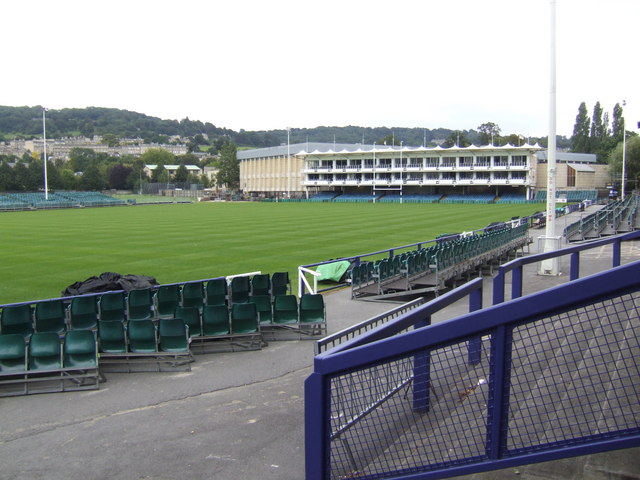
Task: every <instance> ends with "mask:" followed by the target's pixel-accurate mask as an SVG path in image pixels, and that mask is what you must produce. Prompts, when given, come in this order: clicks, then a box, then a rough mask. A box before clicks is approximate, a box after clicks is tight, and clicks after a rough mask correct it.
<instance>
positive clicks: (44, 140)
mask: <svg viewBox="0 0 640 480" xmlns="http://www.w3.org/2000/svg"><path fill="white" fill-rule="evenodd" d="M46 111H47V109H46V108H44V107H42V152H43V154H44V156H43V158H44V199H45V200H49V182H48V180H47V126H46V125H47V122H46V118H45V112H46Z"/></svg>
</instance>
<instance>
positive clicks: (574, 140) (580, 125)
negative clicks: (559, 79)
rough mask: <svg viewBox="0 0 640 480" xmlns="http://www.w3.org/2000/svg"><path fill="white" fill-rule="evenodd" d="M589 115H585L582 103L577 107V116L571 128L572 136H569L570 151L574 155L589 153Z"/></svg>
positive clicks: (585, 107)
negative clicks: (574, 153)
mask: <svg viewBox="0 0 640 480" xmlns="http://www.w3.org/2000/svg"><path fill="white" fill-rule="evenodd" d="M590 123H591V121H590V120H589V115H588V113H587V105H586V104H585V103H584V102H582V103H581V104H580V107H578V115H577V116H576V123H575V125H574V126H573V135H572V136H571V151H572V152H576V153H590V152H591V150H590V148H589V131H590V126H591V125H590Z"/></svg>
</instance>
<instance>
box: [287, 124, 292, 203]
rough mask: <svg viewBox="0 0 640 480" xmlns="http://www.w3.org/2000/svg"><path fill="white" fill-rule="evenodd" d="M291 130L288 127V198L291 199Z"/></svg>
mask: <svg viewBox="0 0 640 480" xmlns="http://www.w3.org/2000/svg"><path fill="white" fill-rule="evenodd" d="M290 135H291V129H290V128H289V127H287V197H289V198H291V143H290Z"/></svg>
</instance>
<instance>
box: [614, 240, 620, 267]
mask: <svg viewBox="0 0 640 480" xmlns="http://www.w3.org/2000/svg"><path fill="white" fill-rule="evenodd" d="M621 245H622V240H620V239H619V238H617V239H616V240H615V241H614V242H613V266H614V267H619V266H620V257H621V253H620V251H621V248H620V247H621Z"/></svg>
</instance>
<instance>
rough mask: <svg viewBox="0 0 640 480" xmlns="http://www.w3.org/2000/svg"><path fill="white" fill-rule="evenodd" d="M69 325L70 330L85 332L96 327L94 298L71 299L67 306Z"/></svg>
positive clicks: (96, 312)
mask: <svg viewBox="0 0 640 480" xmlns="http://www.w3.org/2000/svg"><path fill="white" fill-rule="evenodd" d="M69 324H70V328H71V329H72V330H87V329H92V328H96V327H97V326H98V305H97V303H96V297H73V299H72V300H71V305H70V306H69Z"/></svg>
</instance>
